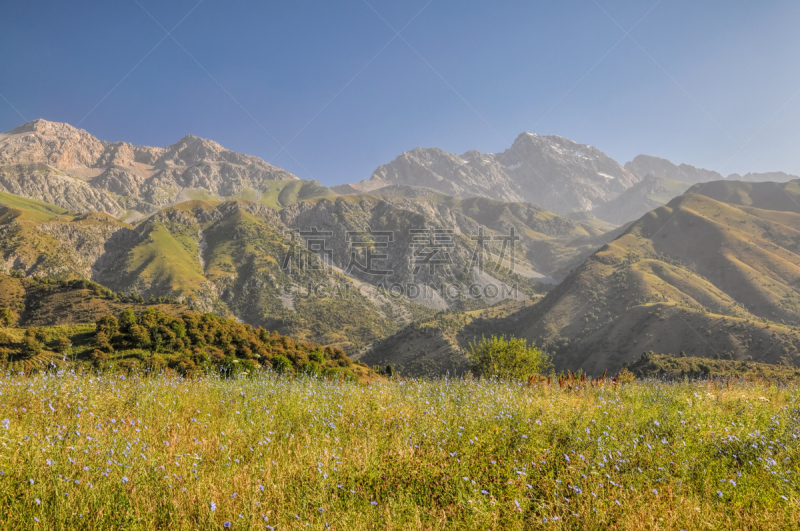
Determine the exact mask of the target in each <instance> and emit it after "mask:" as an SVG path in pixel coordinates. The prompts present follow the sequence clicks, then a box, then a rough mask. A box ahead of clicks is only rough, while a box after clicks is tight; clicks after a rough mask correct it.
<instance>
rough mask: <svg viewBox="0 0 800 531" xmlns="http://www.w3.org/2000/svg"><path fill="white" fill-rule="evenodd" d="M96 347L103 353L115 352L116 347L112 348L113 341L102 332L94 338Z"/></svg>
mask: <svg viewBox="0 0 800 531" xmlns="http://www.w3.org/2000/svg"><path fill="white" fill-rule="evenodd" d="M94 346H95V348H96V349H97V350H101V351H103V352H114V347H113V346H111V340H110V339H109V338H108V335H107V334H106V333H105V332H103V331H102V330H100V331H99V332H97V334H96V335H95V336H94Z"/></svg>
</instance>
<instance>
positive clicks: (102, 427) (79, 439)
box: [0, 373, 800, 530]
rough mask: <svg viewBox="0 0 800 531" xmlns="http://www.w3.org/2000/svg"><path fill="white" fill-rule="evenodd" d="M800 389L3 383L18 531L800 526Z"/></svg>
mask: <svg viewBox="0 0 800 531" xmlns="http://www.w3.org/2000/svg"><path fill="white" fill-rule="evenodd" d="M798 398H799V396H798V390H797V389H796V388H794V387H782V388H776V387H774V386H771V387H768V386H764V385H763V384H757V383H744V382H737V383H731V384H730V386H728V385H727V384H719V383H716V384H714V383H708V382H687V383H673V384H666V383H659V382H654V381H653V382H643V383H639V382H635V383H632V384H626V385H624V386H619V385H612V384H610V383H609V384H607V385H605V386H604V387H600V388H592V387H589V388H587V389H577V390H575V389H572V390H570V389H568V388H566V387H564V388H563V389H562V388H560V387H559V386H558V385H553V386H547V385H543V386H539V387H527V386H523V385H517V384H505V383H499V382H486V381H483V382H479V381H476V380H450V381H447V380H436V381H414V380H406V381H382V382H376V383H373V384H372V385H368V386H367V385H359V384H353V383H340V382H336V381H333V382H329V381H327V380H308V379H300V378H297V379H294V378H288V377H286V378H279V377H275V376H272V375H269V374H262V375H257V376H254V377H251V378H247V379H240V380H222V379H216V378H201V379H197V380H186V379H180V378H174V377H169V376H158V377H151V378H142V379H137V378H125V377H123V376H120V375H116V376H112V375H101V376H98V375H90V374H82V375H81V374H74V373H63V374H59V375H38V376H34V377H24V376H19V375H17V376H6V377H2V378H0V442H1V443H2V445H1V447H0V470H2V472H0V527H2V528H3V529H118V528H124V529H166V528H169V529H171V530H179V529H218V528H225V527H230V528H231V529H280V530H283V529H328V528H330V529H339V530H353V529H380V530H383V529H538V528H548V529H562V528H570V529H606V528H611V529H645V528H649V529H745V528H756V529H787V528H796V527H797V525H798V524H797V522H799V521H800V491H799V489H798V487H800V484H798V478H797V473H798V458H800V453H799V452H798V434H799V431H800V425H799V424H798V423H799V422H800V409H798V406H799V405H800V404H798Z"/></svg>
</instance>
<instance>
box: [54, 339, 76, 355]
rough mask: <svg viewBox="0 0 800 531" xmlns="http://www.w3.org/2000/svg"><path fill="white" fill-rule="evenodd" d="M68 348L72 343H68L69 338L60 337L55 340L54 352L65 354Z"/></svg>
mask: <svg viewBox="0 0 800 531" xmlns="http://www.w3.org/2000/svg"><path fill="white" fill-rule="evenodd" d="M70 346H72V341H70V340H69V338H66V337H63V336H62V337H59V338H58V339H56V344H55V349H56V352H66V351H67V349H68V348H69V347H70Z"/></svg>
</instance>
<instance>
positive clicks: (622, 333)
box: [513, 181, 800, 373]
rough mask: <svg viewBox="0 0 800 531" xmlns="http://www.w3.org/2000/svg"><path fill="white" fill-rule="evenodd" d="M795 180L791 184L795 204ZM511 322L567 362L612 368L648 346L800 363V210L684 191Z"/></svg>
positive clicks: (756, 191) (754, 191)
mask: <svg viewBox="0 0 800 531" xmlns="http://www.w3.org/2000/svg"><path fill="white" fill-rule="evenodd" d="M713 184H714V186H710V187H704V188H703V189H702V191H701V193H705V192H706V190H707V189H710V190H711V191H715V190H717V189H718V188H720V187H723V185H724V187H723V188H724V189H725V190H727V191H728V192H729V193H731V194H733V195H735V196H736V197H739V198H742V197H751V196H752V197H753V198H759V197H768V196H775V197H778V195H776V194H781V195H783V194H784V192H783V191H781V190H777V189H776V187H775V184H774V183H760V184H754V185H748V184H743V183H730V182H723V183H713ZM797 185H798V182H796V181H795V182H792V183H789V184H787V185H786V193H787V194H789V195H791V196H793V198H794V200H797V199H800V194H798V188H797ZM751 186H752V188H750V187H751ZM747 189H750V192H747ZM709 193H711V192H709ZM753 201H755V202H759V201H757V200H756V199H751V202H753ZM789 203H792V201H789ZM759 204H760V205H761V206H762V207H765V206H768V205H767V204H766V202H765V201H761V202H759ZM515 318H518V320H519V324H518V325H517V326H515V327H514V328H513V330H514V332H515V333H516V334H518V335H521V336H523V337H526V338H528V339H531V340H536V341H538V342H539V343H540V344H542V345H544V346H546V347H547V348H549V349H552V350H553V351H555V352H556V358H555V361H556V365H557V366H558V367H559V368H578V367H582V368H584V369H585V370H588V371H589V372H592V373H597V372H602V371H603V370H604V369H605V368H609V369H610V370H615V369H618V368H619V367H620V366H621V365H622V364H623V363H626V362H632V361H634V360H635V359H636V358H638V356H639V355H640V354H641V352H642V351H643V350H654V351H657V352H672V353H677V352H680V351H685V352H687V353H688V354H690V355H693V354H694V355H701V356H707V357H710V356H713V355H719V356H722V357H726V358H731V359H754V360H756V361H764V362H770V363H777V362H783V363H791V364H798V363H800V357H798V356H800V350H798V349H800V334H799V333H798V328H797V326H798V325H800V207H797V206H796V207H795V208H794V209H793V210H792V211H781V210H767V209H764V208H762V209H758V208H753V207H740V206H738V205H733V204H727V203H722V202H719V201H716V200H714V199H712V198H710V197H707V196H705V195H701V194H695V195H691V194H686V195H684V196H681V197H679V198H676V199H674V200H673V201H671V202H670V203H669V204H668V205H666V206H664V207H661V208H659V209H657V210H654V211H653V212H650V213H649V214H647V215H645V216H644V217H643V218H642V219H640V220H639V221H637V222H636V223H634V224H633V225H632V226H631V227H630V228H629V229H628V230H627V231H626V232H625V234H623V235H622V236H620V237H619V238H618V239H616V240H614V241H613V242H611V243H610V244H609V245H607V246H605V247H603V248H602V249H601V250H600V251H598V252H597V253H595V254H594V255H593V256H592V257H591V258H589V259H588V260H587V261H586V262H585V263H584V264H583V265H582V266H581V267H580V268H579V269H578V270H576V271H575V272H574V273H573V274H572V275H570V276H569V277H568V278H567V279H566V280H565V281H564V282H563V283H562V284H560V285H559V286H558V287H557V288H556V289H555V290H553V291H552V292H550V293H549V294H548V295H547V296H546V297H545V298H544V300H543V301H542V302H541V303H540V304H538V305H536V306H534V307H533V308H531V309H529V310H524V311H523V312H521V313H520V314H519V315H517V316H515ZM782 323H785V324H782Z"/></svg>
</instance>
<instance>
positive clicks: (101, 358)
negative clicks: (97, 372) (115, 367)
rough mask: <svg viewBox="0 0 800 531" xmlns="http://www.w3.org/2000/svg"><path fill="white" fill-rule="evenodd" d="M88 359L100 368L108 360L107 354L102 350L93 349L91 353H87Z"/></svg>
mask: <svg viewBox="0 0 800 531" xmlns="http://www.w3.org/2000/svg"><path fill="white" fill-rule="evenodd" d="M89 359H90V360H92V364H94V366H95V367H96V368H98V369H102V368H103V367H104V366H105V364H106V362H107V361H108V354H106V353H105V352H103V351H102V350H98V349H94V350H93V351H92V353H91V354H89Z"/></svg>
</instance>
